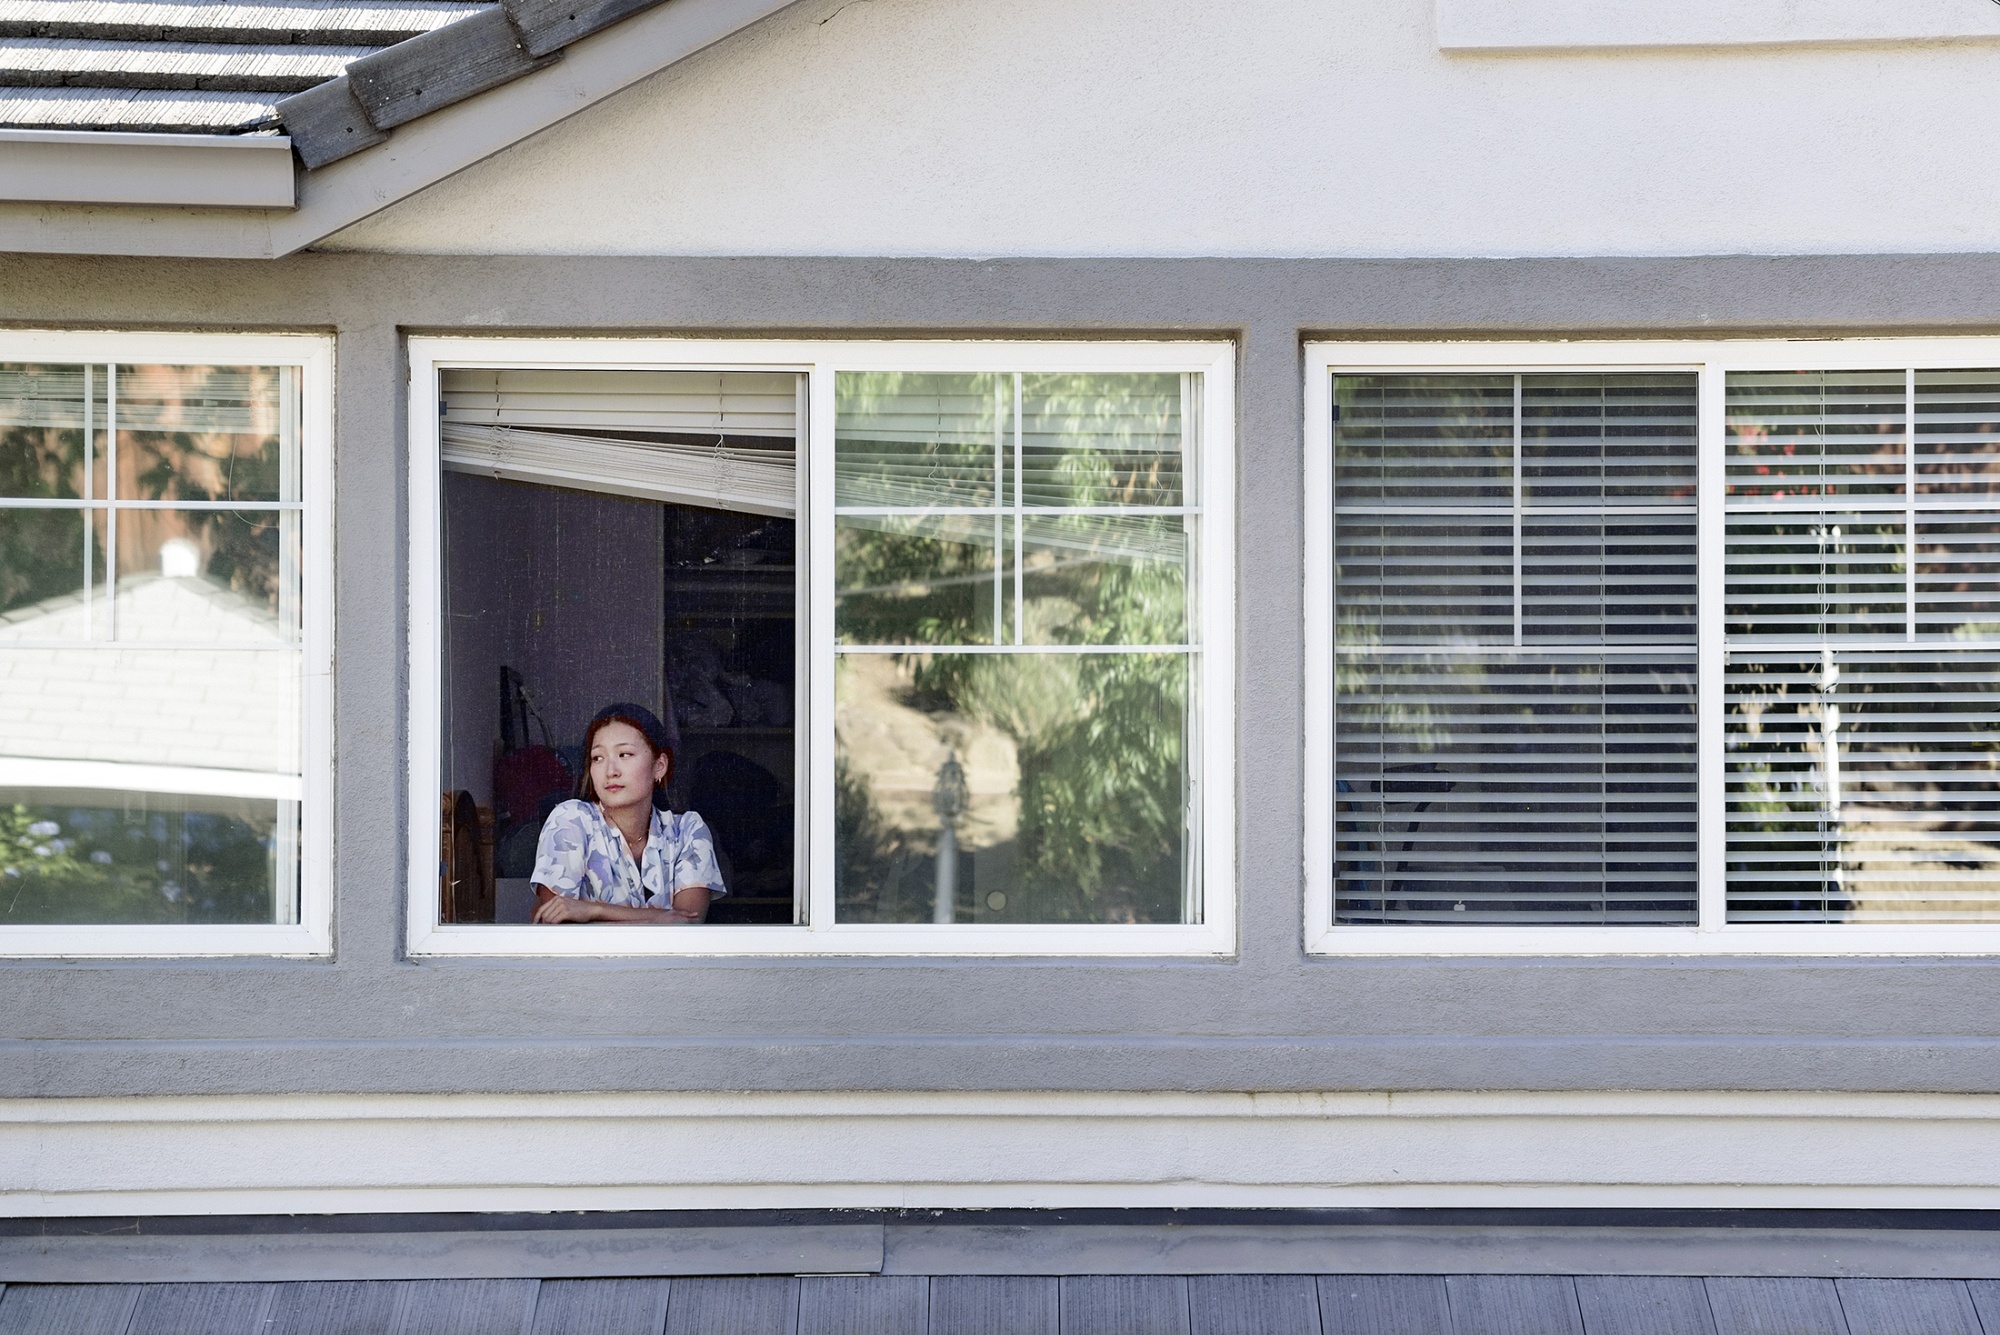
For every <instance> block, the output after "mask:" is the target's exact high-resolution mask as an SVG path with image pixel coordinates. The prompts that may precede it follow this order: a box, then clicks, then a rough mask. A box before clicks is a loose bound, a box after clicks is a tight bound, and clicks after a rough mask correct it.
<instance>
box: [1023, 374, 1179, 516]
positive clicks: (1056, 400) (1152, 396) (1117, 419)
mask: <svg viewBox="0 0 2000 1335" xmlns="http://www.w3.org/2000/svg"><path fill="white" fill-rule="evenodd" d="M1187 379H1192V377H1188V378H1187ZM1183 383H1184V378H1183V377H1182V376H1180V375H1176V374H1140V375H1126V374H1111V375H1106V374H1058V375H1028V376H1023V377H1022V378H1021V498H1020V499H1021V504H1023V505H1032V506H1044V505H1180V504H1182V503H1183V498H1184V496H1185V493H1186V490H1187V488H1186V485H1185V484H1186V479H1185V477H1184V472H1185V470H1184V468H1183V461H1184V449H1183V447H1184V435H1185V432H1186V430H1187V427H1188V423H1187V422H1186V421H1184V420H1183V403H1182V385H1183Z"/></svg>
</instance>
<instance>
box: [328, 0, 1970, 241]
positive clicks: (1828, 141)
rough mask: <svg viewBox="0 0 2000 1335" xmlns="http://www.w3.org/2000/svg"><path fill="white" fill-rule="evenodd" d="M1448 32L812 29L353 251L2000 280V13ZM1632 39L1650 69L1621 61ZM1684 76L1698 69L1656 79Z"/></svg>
mask: <svg viewBox="0 0 2000 1335" xmlns="http://www.w3.org/2000/svg"><path fill="white" fill-rule="evenodd" d="M1433 6H1434V0H1247V2H1246V3H1242V4H1231V5H1215V4H1209V3H1203V2H1202V0H1092V2H1091V3H1088V4H1079V3H1076V2H1075V0H1025V2H1024V3H1021V4H1009V5H1004V6H991V5H978V4H972V3H966V2H965V0H860V2H858V3H857V2H856V0H805V2H804V3H801V4H798V5H795V6H793V7H792V8H790V9H788V10H786V11H784V12H782V13H780V14H778V15H776V16H774V17H772V18H770V19H768V20H766V21H764V22H763V23H761V24H759V25H757V26H756V27H754V28H752V29H750V30H748V31H746V32H743V33H740V34H738V35H736V36H735V37H733V38H731V39H730V40H729V41H727V42H724V43H721V44H719V45H717V46H715V47H712V48H710V49H709V50H707V51H704V52H702V53H700V54H698V55H696V56H694V57H692V58H691V59H689V60H687V61H684V62H682V63H681V64H678V65H676V66H674V67H672V68H671V69H669V70H667V71H666V72H664V73H662V74H660V75H658V76H656V77H654V78H652V79H650V80H648V81H646V82H645V83H643V84H641V85H638V86H636V87H634V88H631V89H628V90H627V91H625V92H623V93H620V94H618V95H617V96H615V97H613V98H610V99H608V100H607V101H605V102H603V103H601V104H599V105H597V106H595V107H593V108H591V109H589V110H586V111H584V112H582V113H580V114H578V115H577V116H575V117H574V118H572V119H570V120H568V121H566V122H564V123H562V124H560V125H558V126H556V127H554V128H552V129H550V130H548V131H546V132H544V133H542V134H541V135H539V136H536V137H534V138H532V139H530V140H527V141H526V142H523V143H521V144H518V145H516V146H514V147H512V148H509V149H507V150H505V151H503V152H501V153H499V154H497V155H495V156H494V157H492V158H490V159H488V160H487V161H485V162H483V163H481V164H479V165H477V166H474V167H472V168H470V169H469V170H467V171H465V172H463V173H461V174H460V175H458V176H456V177H454V178H451V179H449V180H447V181H445V182H443V183H441V184H439V185H436V186H434V187H432V188H430V189H428V190H426V191H424V192H422V193H420V194H418V195H416V196H414V197H412V198H410V199H408V200H405V201H403V202H401V203H398V204H395V205H392V206H391V207H390V208H388V209H386V210H385V211H383V212H382V213H380V214H378V215H376V216H375V217H373V218H370V219H367V220H365V221H363V222H361V223H359V224H356V225H355V226H352V227H350V228H348V229H346V230H345V231H343V232H341V233H339V234H337V235H336V236H335V237H333V238H332V239H331V240H330V241H329V242H328V243H327V244H328V245H329V246H331V247H334V248H349V249H358V250H380V251H410V252H455V253H465V252H473V253H483V254H634V255H644V254H688V255H811V254H817V255H945V256H993V255H1133V256H1170V255H1264V256H1387V257H1397V256H1409V255H1440V256H1515V255H1687V254H1847V253H1878V252H1955V251H1977V250H1986V249H1992V248H1994V247H1995V246H1996V244H2000V207H1996V205H2000V172H1996V171H1994V170H1993V168H1994V166H1995V160H1996V154H2000V149H1996V147H1995V144H1994V142H1993V138H1992V136H1991V135H1990V134H1989V133H1987V128H1986V126H1985V124H1984V123H1983V121H1982V119H1981V118H1980V117H1979V116H1978V115H1977V114H1974V113H1972V112H1970V111H1968V108H1971V107H1975V106H1977V105H1979V103H1980V101H1981V99H1982V98H1983V96H1984V95H1985V92H1986V90H1987V89H1988V88H1990V87H1991V86H1992V84H1993V82H1994V79H1995V78H1996V76H2000V41H1997V40H1996V34H1995V31H1994V29H1995V26H1996V25H1995V24H1994V23H1993V21H1992V16H1991V14H1990V13H1989V12H1988V7H1987V6H1986V4H1985V3H1984V0H1927V3H1926V4H1924V5H1916V4H1913V3H1910V0H1901V3H1898V0H1828V2H1827V3H1819V4H1815V5H1813V6H1810V7H1803V6H1797V5H1787V4H1781V3H1779V0H1759V2H1758V3H1751V4H1739V5H1721V6H1718V5H1706V6H1692V7H1689V6H1674V7H1672V13H1671V15H1666V16H1663V15H1664V14H1665V11H1661V10H1660V7H1658V6H1633V5H1612V6H1606V5H1588V6H1568V7H1565V6H1562V5H1557V4H1551V3H1543V4H1539V5H1533V6H1530V5H1517V6H1497V7H1496V6H1494V5H1491V4H1488V3H1485V0H1448V3H1447V5H1446V10H1447V11H1449V12H1448V13H1446V15H1445V17H1446V18H1447V19H1454V20H1458V21H1459V22H1458V26H1459V27H1460V28H1464V27H1466V26H1467V23H1466V21H1467V20H1477V19H1480V18H1481V16H1482V15H1485V16H1486V17H1487V18H1488V19H1491V15H1492V11H1494V10H1495V9H1496V8H1497V9H1498V10H1500V11H1521V12H1519V13H1514V14H1513V17H1512V19H1511V20H1510V21H1511V23H1512V25H1513V27H1518V28H1520V29H1521V30H1522V33H1521V34H1516V35H1515V36H1514V37H1512V38H1509V37H1508V32H1505V31H1503V32H1499V34H1498V37H1497V38H1496V37H1495V36H1494V34H1493V33H1490V32H1487V29H1495V28H1496V27H1497V29H1507V30H1508V31H1511V28H1510V27H1509V21H1502V20H1505V19H1507V13H1506V12H1503V13H1502V15H1501V19H1493V20H1492V21H1490V22H1487V23H1486V25H1485V27H1484V28H1481V27H1480V26H1479V24H1478V23H1477V22H1474V23H1472V24H1471V28H1472V29H1476V30H1477V32H1476V33H1475V35H1477V34H1478V33H1486V38H1487V39H1492V40H1500V39H1507V40H1519V41H1530V40H1532V41H1534V42H1539V43H1543V44H1545V45H1544V46H1543V48H1542V49H1536V50H1530V51H1507V50H1479V49H1454V50H1451V51H1444V50H1441V49H1440V45H1439V42H1440V35H1439V34H1440V29H1439V23H1438V21H1437V17H1436V15H1434V12H1433ZM1959 9H1962V10H1963V11H1964V12H1963V14H1959V13H1958V12H1957V11H1958V10H1959ZM1530 11H1532V12H1530ZM1918 11H1921V12H1918ZM1565 16H1567V17H1565ZM1446 26H1447V27H1448V28H1449V27H1450V26H1451V25H1450V24H1447V25H1446ZM1621 34H1622V39H1623V40H1625V41H1627V42H1630V43H1637V44H1638V45H1624V46H1620V45H1607V44H1606V43H1609V42H1617V41H1619V40H1621ZM1869 34H1875V35H1876V37H1875V38H1874V39H1872V40H1871V39H1869V36H1868V35H1869ZM1949 34H1958V39H1957V40H1936V39H1937V38H1939V37H1941V36H1944V35H1949ZM1926 35H1928V36H1930V37H1932V38H1933V40H1929V41H1919V40H1895V38H1896V37H1898V36H1901V37H1904V38H1908V37H1921V36H1926ZM1565 41H1567V42H1571V43H1573V45H1570V46H1564V45H1561V43H1563V42H1565ZM1678 41H1688V42H1694V43H1700V45H1694V46H1686V47H1667V46H1660V45H1652V46H1648V45H1645V44H1646V43H1649V42H1650V43H1663V42H1678Z"/></svg>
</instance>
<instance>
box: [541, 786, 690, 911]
mask: <svg viewBox="0 0 2000 1335" xmlns="http://www.w3.org/2000/svg"><path fill="white" fill-rule="evenodd" d="M532 879H533V882H534V884H536V885H546V886H547V887H548V888H549V889H551V890H553V891H555V892H556V893H557V894H559V895H566V896H568V897H569V898H571V899H596V900H602V901H603V902H604V903H607V904H622V905H624V906H625V907H627V908H654V909H670V908H672V907H673V906H674V891H676V890H686V889H689V888H690V887H693V886H697V885H705V886H707V887H708V893H709V894H710V895H711V896H712V897H714V898H718V899H719V898H721V897H722V896H723V895H726V894H728V893H729V890H728V889H727V887H725V886H724V885H723V884H722V868H721V867H720V866H719V865H718V864H717V863H716V860H715V841H714V840H713V839H712V838H711V837H710V836H709V833H708V824H707V822H705V821H703V820H702V818H701V817H700V816H699V815H697V814H696V813H694V812H692V811H689V812H683V813H681V814H678V815H676V814H675V813H674V812H671V811H661V810H660V809H658V808H657V807H655V808H654V809H653V828H652V830H651V832H649V833H648V834H647V836H646V851H645V853H644V854H643V855H642V856H641V858H640V860H639V865H637V866H634V865H633V863H632V853H631V850H630V849H628V848H627V847H626V846H625V836H623V835H621V834H620V833H618V828H617V827H616V826H615V825H613V824H612V823H611V822H610V821H608V820H606V819H605V818H604V811H603V809H602V808H601V807H599V806H598V805H597V803H595V802H585V801H582V800H580V799H575V798H572V799H571V800H570V801H567V802H564V803H563V804H562V805H561V806H559V807H557V808H556V809H555V810H554V811H551V812H550V813H549V818H548V820H547V821H546V822H544V823H543V825H542V837H541V841H540V843H539V844H538V845H537V846H536V848H535V874H534V876H533V878H532Z"/></svg>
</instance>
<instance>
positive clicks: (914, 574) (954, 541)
mask: <svg viewBox="0 0 2000 1335" xmlns="http://www.w3.org/2000/svg"><path fill="white" fill-rule="evenodd" d="M834 525H835V527H834V534H833V586H834V611H833V616H834V634H835V637H836V638H837V639H838V640H839V641H840V642H841V643H842V644H992V643H994V641H995V639H996V637H997V636H999V635H1001V634H1004V633H1005V632H1004V629H1001V628H998V627H997V623H996V622H995V620H994V616H995V609H996V607H1005V606H1006V605H1007V604H1009V603H1011V602H1012V601H1013V592H1014V591H1013V578H1012V576H1011V575H1007V574H1005V573H1004V572H1001V573H999V574H997V575H996V562H995V560H994V556H995V552H996V550H997V549H999V547H1000V546H1001V543H1002V540H1003V538H1004V537H1006V536H1008V535H1011V533H1012V531H1013V526H1014V521H1013V518H1012V517H1011V516H1004V515H1001V514H999V513H997V512H996V513H993V514H990V515H940V516H936V517H933V516H928V515H908V514H901V515H840V516H838V517H836V519H835V520H834ZM1003 581H1004V583H1005V589H1004V595H1003V589H1002V582H1003Z"/></svg>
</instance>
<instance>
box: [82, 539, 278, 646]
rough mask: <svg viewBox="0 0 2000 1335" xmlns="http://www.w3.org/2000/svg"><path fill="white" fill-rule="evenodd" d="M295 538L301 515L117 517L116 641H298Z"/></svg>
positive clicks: (198, 642) (194, 642)
mask: <svg viewBox="0 0 2000 1335" xmlns="http://www.w3.org/2000/svg"><path fill="white" fill-rule="evenodd" d="M298 529H299V516H298V512H297V511H295V510H120V511H119V512H118V589H117V597H116V600H115V611H114V615H115V617H116V623H117V624H116V636H117V638H118V639H120V640H163V641H164V640H173V641H179V642H182V643H193V644H219V643H244V642H253V643H254V642H263V643H289V642H290V641H292V640H294V639H296V638H297V635H298V587H299V551H298Z"/></svg>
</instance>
